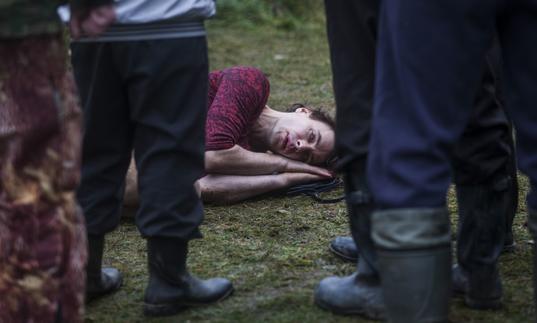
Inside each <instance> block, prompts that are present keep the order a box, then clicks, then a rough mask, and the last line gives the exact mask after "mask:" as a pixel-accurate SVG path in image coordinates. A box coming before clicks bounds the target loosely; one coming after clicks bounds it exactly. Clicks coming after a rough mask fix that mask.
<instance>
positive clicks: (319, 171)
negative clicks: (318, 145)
mask: <svg viewBox="0 0 537 323" xmlns="http://www.w3.org/2000/svg"><path fill="white" fill-rule="evenodd" d="M284 158H285V157H284ZM285 159H286V163H285V167H284V172H293V173H309V174H313V175H317V176H322V177H323V179H327V178H332V177H334V174H332V172H330V171H329V170H328V169H326V168H322V167H317V166H313V165H310V164H306V163H304V162H301V161H298V160H292V159H288V158H285Z"/></svg>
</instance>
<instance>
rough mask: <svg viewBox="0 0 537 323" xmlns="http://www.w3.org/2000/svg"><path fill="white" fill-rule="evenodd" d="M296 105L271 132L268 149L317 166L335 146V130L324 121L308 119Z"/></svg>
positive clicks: (303, 109) (308, 116)
mask: <svg viewBox="0 0 537 323" xmlns="http://www.w3.org/2000/svg"><path fill="white" fill-rule="evenodd" d="M310 114H311V111H310V110H308V109H306V108H299V109H297V110H296V111H295V112H291V113H287V114H285V116H284V117H282V118H280V119H279V120H278V121H277V122H276V125H275V126H274V128H273V129H272V132H271V134H270V136H271V138H270V150H271V151H272V152H274V153H276V154H280V155H283V156H285V157H287V158H290V159H295V160H299V161H303V162H306V163H308V164H313V165H319V164H322V163H323V162H325V161H326V160H327V159H328V157H329V156H330V154H331V152H332V150H333V149H334V131H333V130H332V129H331V128H330V126H328V125H327V124H326V123H324V122H322V121H318V120H313V119H311V118H310Z"/></svg>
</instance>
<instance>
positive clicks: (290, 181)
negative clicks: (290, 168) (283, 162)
mask: <svg viewBox="0 0 537 323" xmlns="http://www.w3.org/2000/svg"><path fill="white" fill-rule="evenodd" d="M280 175H281V176H282V177H283V180H284V185H285V186H293V185H297V184H305V183H309V182H316V181H322V180H324V179H326V176H320V175H315V174H311V173H282V174H280Z"/></svg>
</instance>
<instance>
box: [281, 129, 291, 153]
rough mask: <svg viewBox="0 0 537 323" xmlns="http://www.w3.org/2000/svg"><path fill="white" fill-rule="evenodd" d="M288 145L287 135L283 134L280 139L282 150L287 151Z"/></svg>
mask: <svg viewBox="0 0 537 323" xmlns="http://www.w3.org/2000/svg"><path fill="white" fill-rule="evenodd" d="M288 143H289V133H285V134H284V136H283V138H282V149H283V150H284V151H285V150H287V144H288Z"/></svg>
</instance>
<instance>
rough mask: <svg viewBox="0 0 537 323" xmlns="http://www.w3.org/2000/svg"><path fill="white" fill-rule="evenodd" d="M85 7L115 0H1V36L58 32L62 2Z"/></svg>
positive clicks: (16, 36)
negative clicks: (59, 10) (58, 12)
mask: <svg viewBox="0 0 537 323" xmlns="http://www.w3.org/2000/svg"><path fill="white" fill-rule="evenodd" d="M68 2H69V3H70V5H71V7H74V8H79V9H84V8H90V7H95V6H99V5H104V4H110V3H112V2H113V0H71V1H67V0H0V38H22V37H26V36H31V35H47V34H49V35H50V34H57V33H59V32H60V31H61V29H62V25H61V22H60V18H59V17H58V14H57V8H58V6H59V5H61V4H65V3H68Z"/></svg>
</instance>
